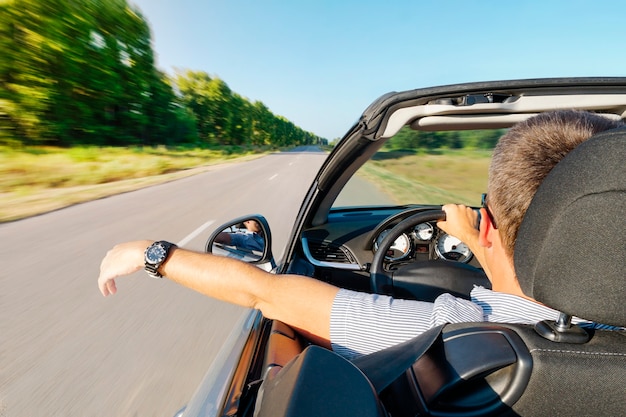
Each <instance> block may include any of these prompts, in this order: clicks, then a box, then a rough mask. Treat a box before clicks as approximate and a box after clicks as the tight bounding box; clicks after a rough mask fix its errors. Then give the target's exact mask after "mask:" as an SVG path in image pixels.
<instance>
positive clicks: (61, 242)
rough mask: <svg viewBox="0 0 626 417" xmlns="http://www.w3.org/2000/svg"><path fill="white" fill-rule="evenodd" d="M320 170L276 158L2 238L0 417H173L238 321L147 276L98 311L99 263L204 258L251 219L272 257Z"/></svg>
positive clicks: (311, 158) (220, 307) (303, 158)
mask: <svg viewBox="0 0 626 417" xmlns="http://www.w3.org/2000/svg"><path fill="white" fill-rule="evenodd" d="M325 157H326V155H325V154H324V153H322V152H315V151H314V149H313V151H311V149H301V150H300V151H299V152H285V153H277V154H272V155H269V156H266V157H263V158H259V159H256V160H253V161H248V162H244V163H239V164H226V165H223V166H220V167H215V168H214V169H211V170H210V171H208V172H205V173H202V174H199V175H196V176H193V177H188V178H185V179H181V180H178V181H174V182H170V183H166V184H162V185H158V186H153V187H149V188H145V189H142V190H139V191H136V192H132V193H126V194H121V195H118V196H114V197H109V198H106V199H102V200H97V201H93V202H89V203H85V204H80V205H76V206H73V207H69V208H66V209H63V210H59V211H56V212H52V213H48V214H45V215H41V216H37V217H33V218H30V219H25V220H21V221H18V222H13V223H8V224H4V225H0V241H1V245H0V283H1V288H2V291H1V292H0V345H1V348H0V417H39V416H41V417H53V416H59V417H61V416H63V417H64V416H78V417H89V416H94V417H95V416H98V417H101V416H129V417H149V416H159V417H161V416H171V415H173V414H174V413H175V412H176V411H177V410H178V409H179V408H180V407H181V406H183V405H184V404H185V403H186V402H187V400H188V399H189V398H190V397H191V395H192V394H193V392H194V390H195V389H196V387H197V386H198V384H199V383H200V381H201V380H202V377H203V376H204V374H205V372H206V370H207V369H208V367H209V365H210V364H211V361H212V360H213V358H214V356H215V355H216V353H217V352H218V350H219V348H220V346H221V344H222V341H223V340H224V339H225V338H226V337H227V335H228V333H229V330H230V328H231V326H232V324H233V323H234V322H236V321H237V319H238V318H239V316H240V315H241V314H242V312H243V309H241V308H239V307H236V306H231V305H227V304H225V303H222V302H219V301H215V300H211V299H208V298H206V297H204V296H201V295H199V294H196V293H194V292H193V291H190V290H187V289H185V288H182V287H179V286H177V285H176V284H173V283H171V282H169V281H168V280H167V279H163V280H155V279H152V278H149V277H148V276H147V275H146V274H145V273H144V272H139V273H136V274H134V275H132V276H131V277H128V278H122V279H120V280H119V281H118V290H119V292H118V294H117V295H115V296H113V297H108V298H104V297H102V296H101V295H100V293H99V291H98V289H97V284H96V280H97V276H98V268H99V264H100V260H101V259H102V257H103V256H104V254H105V253H106V251H107V250H108V249H110V248H111V247H112V246H113V245H114V244H116V243H119V242H122V241H128V240H135V239H144V238H145V239H165V240H169V241H172V242H175V243H179V244H181V245H182V246H184V247H187V248H190V249H195V250H202V249H203V248H204V243H205V241H206V239H207V238H208V237H209V235H210V234H211V232H212V231H213V230H214V229H215V228H216V227H217V226H218V225H220V224H222V223H224V222H226V221H228V220H230V219H232V218H235V217H238V216H242V215H245V214H251V213H260V214H263V215H265V216H266V218H267V219H268V221H269V224H270V226H271V228H272V234H273V240H274V244H273V248H274V251H275V252H278V253H275V255H277V256H278V257H280V256H281V254H282V250H283V248H284V246H285V244H286V238H287V236H288V234H289V232H290V231H291V227H292V224H293V220H294V219H295V216H296V214H297V211H298V209H299V207H300V203H301V201H302V199H303V197H304V195H305V193H306V191H307V189H308V187H309V185H310V184H311V181H312V179H313V177H314V175H315V173H316V172H317V170H318V168H319V167H320V166H321V164H322V162H323V160H324V159H325Z"/></svg>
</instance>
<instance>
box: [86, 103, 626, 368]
mask: <svg viewBox="0 0 626 417" xmlns="http://www.w3.org/2000/svg"><path fill="white" fill-rule="evenodd" d="M621 125H622V124H621V123H620V122H615V121H611V120H609V119H607V118H605V117H603V116H600V115H596V114H593V113H588V112H581V111H557V112H546V113H542V114H539V115H537V116H534V117H531V118H529V119H527V120H526V121H523V122H521V123H519V124H517V125H516V126H514V127H513V128H511V129H510V130H509V131H508V132H507V133H506V134H505V135H504V136H503V137H502V138H501V139H500V141H499V142H498V145H497V146H496V148H495V149H494V153H493V159H492V162H491V165H490V169H489V182H488V190H487V191H488V193H487V198H486V199H485V204H484V207H482V208H481V209H480V214H481V216H480V225H479V230H476V228H475V224H476V222H477V214H476V212H475V211H474V210H473V209H472V208H469V207H466V206H463V205H454V204H448V205H445V206H443V210H444V211H445V212H446V216H447V218H446V220H445V221H440V222H438V226H439V227H440V228H441V229H442V230H444V231H445V232H447V233H448V234H450V235H453V236H456V237H457V238H459V239H460V240H462V241H463V242H465V243H466V244H467V245H468V246H469V247H470V249H471V250H472V251H473V253H474V254H475V256H476V257H477V259H478V261H479V262H480V264H481V266H482V267H483V269H484V270H485V273H486V274H487V276H488V278H489V279H490V281H491V283H492V288H493V290H487V289H485V288H482V287H476V288H474V290H473V291H472V293H471V300H465V299H461V298H457V297H454V296H452V295H450V294H442V295H441V296H439V297H438V298H437V299H436V300H435V301H434V302H433V303H430V302H421V301H413V300H401V299H395V298H392V297H389V296H385V295H379V294H369V293H360V292H355V291H350V290H346V289H342V288H338V287H335V286H332V285H330V284H327V283H324V282H322V281H319V280H316V279H314V278H310V277H304V276H298V275H273V274H269V273H267V272H265V271H263V270H261V269H259V268H257V267H255V266H252V265H248V264H245V263H243V262H239V261H236V260H233V259H227V258H221V257H217V256H213V255H210V254H204V253H196V252H192V251H189V250H185V249H181V248H176V247H175V246H171V245H166V248H165V251H164V252H165V253H164V255H163V257H162V258H160V259H159V262H158V265H156V266H155V265H150V267H151V268H153V269H154V270H155V271H157V273H158V274H160V275H163V276H165V277H167V278H169V279H171V280H173V281H175V282H178V283H179V284H181V285H184V286H186V287H188V288H191V289H193V290H195V291H198V292H200V293H203V294H205V295H208V296H210V297H214V298H217V299H220V300H223V301H228V302H231V303H235V304H238V305H241V306H245V307H251V308H257V309H260V310H261V311H262V312H263V315H264V316H265V317H267V318H270V319H277V320H280V321H283V322H285V323H287V324H289V325H290V326H292V327H294V328H296V329H298V330H299V331H300V332H302V333H303V334H304V335H306V336H308V337H309V338H310V339H312V340H314V341H316V342H317V343H320V344H323V345H324V346H328V347H332V348H333V350H335V351H336V352H338V353H339V354H341V355H343V356H346V357H354V356H357V355H361V354H367V353H370V352H373V351H376V350H380V349H383V348H385V347H388V346H391V345H394V344H397V343H400V342H402V341H405V340H408V339H410V338H412V337H415V336H416V335H418V334H420V333H422V332H424V331H426V330H427V329H429V328H431V327H433V326H436V325H438V324H442V323H448V322H467V321H492V322H507V323H529V324H531V323H535V322H537V321H540V320H554V319H556V317H557V316H558V314H559V313H558V311H556V310H553V309H551V308H549V307H547V306H544V305H541V304H539V303H537V302H536V301H534V300H533V299H531V298H529V297H527V296H526V295H525V294H524V293H523V292H522V290H521V288H520V286H519V284H518V281H517V277H516V274H515V269H514V266H513V256H514V253H513V248H514V245H515V240H516V237H517V232H518V229H519V226H520V224H521V221H522V219H523V217H524V214H525V212H526V209H527V208H528V206H529V204H530V201H531V200H532V198H533V196H534V194H535V192H536V190H537V188H538V187H539V185H540V184H541V182H542V181H543V179H544V178H545V177H546V175H547V174H548V173H549V172H550V170H551V169H552V168H553V167H554V166H555V165H556V164H557V163H558V162H559V161H560V160H561V159H562V158H563V157H564V156H565V155H567V153H568V152H570V151H571V150H572V149H574V148H575V147H576V146H577V145H579V144H580V143H582V142H584V141H585V140H587V139H588V138H589V137H591V136H593V135H594V134H597V133H599V132H602V131H605V130H609V129H612V128H616V127H618V126H621ZM156 244H157V245H158V244H159V242H157V243H156ZM154 245H155V243H154V242H152V241H147V240H146V241H135V242H128V243H124V244H120V245H117V246H115V247H114V248H113V249H111V250H110V251H109V252H108V253H107V255H106V256H105V258H104V259H103V261H102V263H101V267H100V276H99V278H98V286H99V288H100V291H101V292H102V294H103V295H104V296H107V295H110V294H114V293H115V292H116V291H117V288H116V284H115V279H116V278H118V277H121V276H123V275H128V274H130V273H133V272H136V271H138V270H140V269H142V268H144V267H146V268H148V265H147V264H146V259H145V255H144V252H145V251H146V248H151V247H154ZM575 321H578V322H580V321H581V320H580V319H578V320H575ZM583 324H584V325H587V326H592V327H603V326H602V325H597V324H595V323H588V322H583Z"/></svg>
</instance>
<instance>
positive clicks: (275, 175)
mask: <svg viewBox="0 0 626 417" xmlns="http://www.w3.org/2000/svg"><path fill="white" fill-rule="evenodd" d="M277 176H278V174H274V175H272V176H271V177H270V181H271V180H273V179H274V178H276V177H277Z"/></svg>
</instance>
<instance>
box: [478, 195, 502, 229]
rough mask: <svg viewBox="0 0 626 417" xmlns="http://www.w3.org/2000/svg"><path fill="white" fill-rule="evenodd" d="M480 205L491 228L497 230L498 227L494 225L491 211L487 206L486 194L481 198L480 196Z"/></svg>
mask: <svg viewBox="0 0 626 417" xmlns="http://www.w3.org/2000/svg"><path fill="white" fill-rule="evenodd" d="M480 205H481V206H482V207H483V208H484V209H485V211H486V212H487V216H489V220H491V224H492V225H493V228H494V229H497V228H498V226H497V225H496V220H495V219H494V218H493V213H491V210H489V207H488V206H487V193H484V194H483V195H482V196H480Z"/></svg>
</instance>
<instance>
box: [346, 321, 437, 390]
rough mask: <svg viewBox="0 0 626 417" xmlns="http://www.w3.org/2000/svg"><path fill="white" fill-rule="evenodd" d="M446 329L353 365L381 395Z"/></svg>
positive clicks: (361, 358) (433, 330)
mask: <svg viewBox="0 0 626 417" xmlns="http://www.w3.org/2000/svg"><path fill="white" fill-rule="evenodd" d="M444 327H445V324H442V325H440V326H437V327H433V328H431V329H429V330H427V331H425V332H424V333H422V334H420V335H419V336H416V337H414V338H413V339H410V340H407V341H406V342H403V343H400V344H397V345H394V346H391V347H389V348H387V349H383V350H380V351H378V352H374V353H370V354H369V355H364V356H360V357H358V358H356V359H353V360H352V363H353V364H354V365H355V366H356V367H357V368H359V369H360V370H361V372H363V373H364V374H365V376H366V377H367V379H369V381H370V382H371V383H372V385H373V386H374V388H375V389H376V392H377V393H379V394H380V392H381V391H382V390H383V389H385V388H386V387H387V386H389V384H391V383H392V382H393V381H395V380H396V379H397V378H398V377H399V376H400V375H402V373H404V372H405V371H406V370H407V369H408V368H409V367H410V366H411V365H413V363H415V361H416V360H418V359H419V358H420V357H421V356H422V355H423V354H424V353H426V351H428V349H430V347H431V346H432V345H433V343H435V341H436V340H437V339H438V338H439V336H440V335H441V332H442V330H443V328H444Z"/></svg>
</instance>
